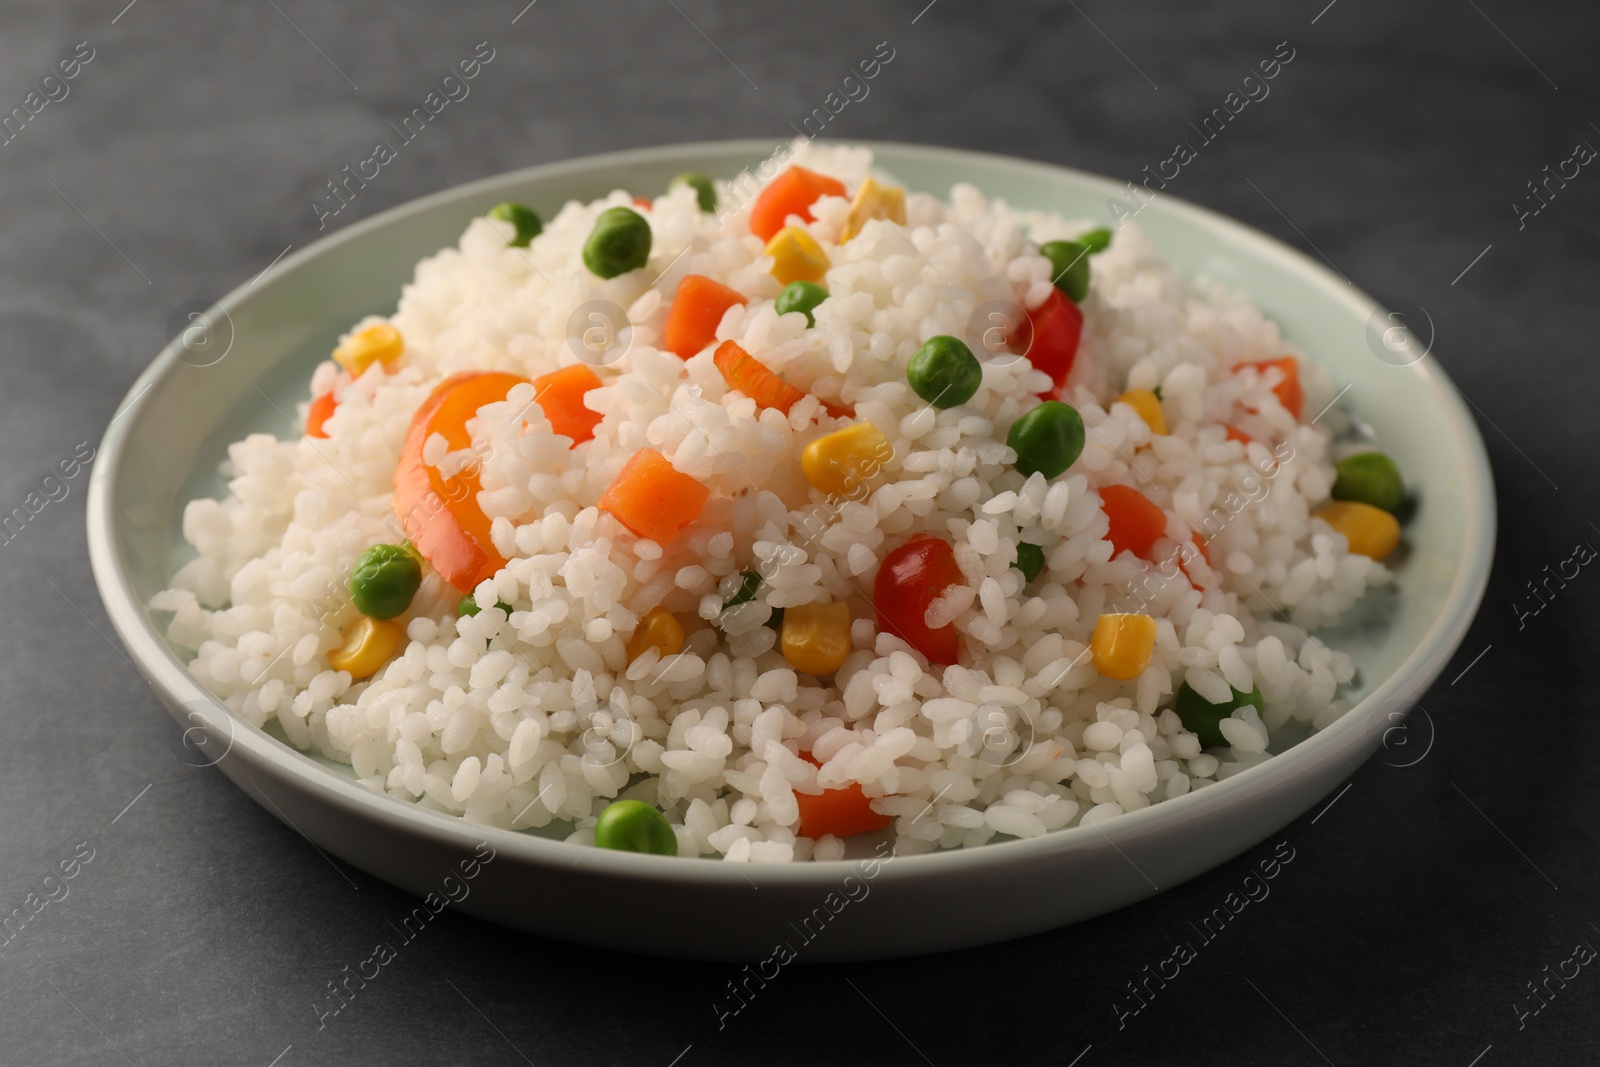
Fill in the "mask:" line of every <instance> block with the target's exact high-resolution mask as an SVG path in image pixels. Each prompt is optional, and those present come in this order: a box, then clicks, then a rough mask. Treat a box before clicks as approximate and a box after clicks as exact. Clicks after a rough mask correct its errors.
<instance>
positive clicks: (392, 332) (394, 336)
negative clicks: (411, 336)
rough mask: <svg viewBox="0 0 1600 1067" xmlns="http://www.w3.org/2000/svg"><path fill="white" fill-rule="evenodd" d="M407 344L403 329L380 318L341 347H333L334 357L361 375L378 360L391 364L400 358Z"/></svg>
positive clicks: (352, 335) (384, 363) (360, 330)
mask: <svg viewBox="0 0 1600 1067" xmlns="http://www.w3.org/2000/svg"><path fill="white" fill-rule="evenodd" d="M405 348H406V342H405V339H404V338H403V337H401V336H400V331H399V330H397V329H395V328H394V327H393V326H390V325H389V324H388V323H387V322H377V323H373V324H372V325H371V326H367V327H364V328H362V329H359V330H357V331H356V332H355V333H353V334H351V335H350V336H349V337H346V338H345V339H344V340H343V341H340V342H339V347H338V348H335V349H334V350H333V358H334V359H335V360H336V361H337V362H338V364H339V366H341V367H343V368H344V369H345V370H347V371H349V372H350V373H351V374H354V375H356V376H358V377H359V376H360V375H361V373H362V372H363V371H365V370H366V369H367V368H368V367H370V366H372V365H373V364H374V363H382V364H383V365H384V366H385V367H388V366H389V365H390V364H391V363H393V362H394V361H395V360H397V359H399V358H400V353H401V352H404V351H405Z"/></svg>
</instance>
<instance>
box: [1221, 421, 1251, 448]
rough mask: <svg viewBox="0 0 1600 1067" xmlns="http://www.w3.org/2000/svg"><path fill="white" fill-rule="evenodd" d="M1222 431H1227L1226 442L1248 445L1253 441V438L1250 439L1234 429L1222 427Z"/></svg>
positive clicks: (1245, 434)
mask: <svg viewBox="0 0 1600 1067" xmlns="http://www.w3.org/2000/svg"><path fill="white" fill-rule="evenodd" d="M1223 429H1224V430H1227V431H1228V440H1230V441H1238V442H1239V443H1240V444H1241V445H1248V444H1249V443H1250V442H1251V441H1254V440H1255V438H1254V437H1251V436H1250V435H1249V434H1247V433H1245V432H1244V431H1243V430H1240V429H1238V428H1236V427H1233V426H1223Z"/></svg>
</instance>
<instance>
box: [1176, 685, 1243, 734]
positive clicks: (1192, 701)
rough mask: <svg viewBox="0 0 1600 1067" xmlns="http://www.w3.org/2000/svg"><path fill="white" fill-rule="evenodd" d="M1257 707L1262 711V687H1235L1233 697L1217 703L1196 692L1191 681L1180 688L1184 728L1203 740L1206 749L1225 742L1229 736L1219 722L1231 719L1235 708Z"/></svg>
mask: <svg viewBox="0 0 1600 1067" xmlns="http://www.w3.org/2000/svg"><path fill="white" fill-rule="evenodd" d="M1246 704H1248V705H1250V706H1251V707H1253V708H1255V709H1256V714H1258V715H1259V714H1260V713H1261V689H1260V688H1259V687H1257V688H1253V689H1251V690H1250V692H1248V693H1242V692H1240V691H1239V690H1237V689H1235V690H1234V691H1233V699H1232V700H1231V701H1229V702H1228V703H1226V704H1213V703H1211V701H1209V700H1207V699H1206V698H1205V697H1203V696H1201V695H1200V694H1199V693H1198V692H1196V691H1195V689H1194V687H1193V686H1191V685H1190V684H1189V683H1188V682H1184V683H1183V684H1182V685H1181V686H1179V687H1178V718H1180V719H1182V720H1183V728H1184V729H1185V730H1188V731H1189V732H1190V733H1192V734H1194V735H1195V736H1196V737H1198V738H1199V739H1200V743H1201V744H1202V745H1204V746H1205V747H1206V748H1216V747H1217V746H1218V745H1225V744H1227V743H1228V739H1227V738H1225V737H1223V736H1222V729H1221V726H1220V725H1219V724H1220V723H1221V722H1222V720H1223V719H1226V718H1228V717H1229V716H1231V715H1232V714H1233V713H1234V710H1235V709H1237V708H1241V707H1243V706H1244V705H1246Z"/></svg>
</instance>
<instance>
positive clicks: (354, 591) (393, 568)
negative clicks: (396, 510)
mask: <svg viewBox="0 0 1600 1067" xmlns="http://www.w3.org/2000/svg"><path fill="white" fill-rule="evenodd" d="M421 584H422V564H421V563H420V562H419V561H418V560H417V557H416V556H414V555H412V554H411V553H410V552H408V551H406V549H405V548H404V547H403V546H401V545H373V546H372V547H371V548H369V549H367V550H366V551H365V552H363V553H361V555H360V557H359V558H357V560H356V569H355V571H354V572H353V573H352V574H351V575H350V599H351V600H353V601H354V602H355V605H356V610H357V611H359V612H361V614H363V615H366V616H368V617H369V618H373V619H392V618H394V617H395V616H396V615H399V614H400V613H402V612H403V611H405V610H406V609H407V608H409V607H410V606H411V598H412V597H414V596H416V595H417V587H418V586H419V585H421Z"/></svg>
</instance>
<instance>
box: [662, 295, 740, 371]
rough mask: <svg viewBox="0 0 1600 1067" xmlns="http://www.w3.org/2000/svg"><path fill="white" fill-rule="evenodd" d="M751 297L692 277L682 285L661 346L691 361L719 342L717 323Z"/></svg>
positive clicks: (675, 298) (673, 302)
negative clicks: (707, 346)
mask: <svg viewBox="0 0 1600 1067" xmlns="http://www.w3.org/2000/svg"><path fill="white" fill-rule="evenodd" d="M745 303H749V298H748V297H746V296H745V295H744V294H743V293H741V292H739V291H738V290H736V289H730V288H728V287H727V286H726V285H723V284H722V283H721V282H716V281H712V280H711V279H710V278H707V277H706V276H705V275H703V274H690V275H688V276H687V277H686V278H684V279H683V281H681V282H679V283H678V292H677V294H676V295H675V296H673V298H672V309H671V310H670V311H668V312H667V328H666V329H665V330H664V331H662V337H661V347H662V348H665V349H666V350H667V351H668V352H673V353H676V355H677V357H678V358H679V359H688V358H689V357H690V356H693V355H694V354H695V353H696V352H699V351H700V350H701V349H702V348H704V347H705V346H706V345H708V344H710V343H711V342H712V341H715V340H716V339H717V324H718V323H720V322H721V321H722V316H723V315H725V314H727V311H728V309H729V308H731V307H733V305H735V304H745Z"/></svg>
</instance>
